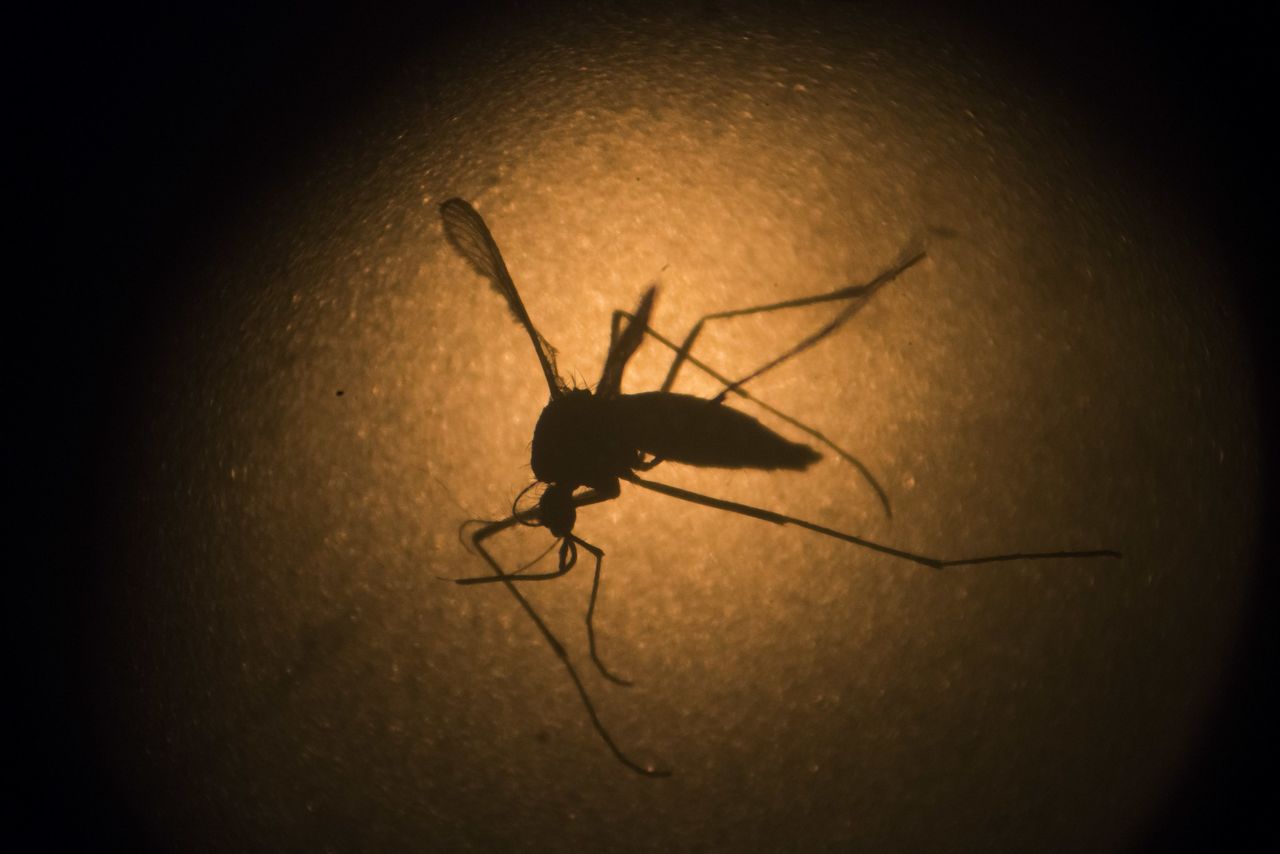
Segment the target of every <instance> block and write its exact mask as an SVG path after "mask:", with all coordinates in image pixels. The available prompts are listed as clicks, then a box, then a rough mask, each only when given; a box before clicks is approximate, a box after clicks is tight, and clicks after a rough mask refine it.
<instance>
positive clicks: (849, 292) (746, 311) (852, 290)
mask: <svg viewBox="0 0 1280 854" xmlns="http://www.w3.org/2000/svg"><path fill="white" fill-rule="evenodd" d="M924 257H925V253H924V252H923V251H922V250H909V251H907V252H905V253H904V254H903V255H902V257H901V258H900V259H899V260H898V261H897V262H896V263H895V264H894V265H893V266H891V267H890V268H889V269H887V270H885V271H884V272H883V273H881V274H880V275H878V276H876V277H875V278H874V279H872V280H871V281H870V282H868V283H867V284H865V285H849V286H847V287H843V288H837V289H836V290H834V291H830V292H828V293H824V294H816V295H814V296H809V297H800V298H798V299H793V300H785V301H783V302H775V303H769V304H767V305H757V306H750V307H748V308H738V309H732V310H730V311H719V312H715V313H713V314H707V315H703V317H702V318H701V319H700V320H698V322H697V323H695V324H694V325H693V328H692V329H690V330H689V334H688V335H686V336H685V339H684V342H683V343H682V344H681V345H680V347H679V348H678V349H677V350H676V357H675V359H673V360H672V362H671V367H670V368H668V369H667V377H666V379H665V380H663V382H662V388H661V389H660V390H661V391H670V390H671V386H672V385H673V384H674V383H675V381H676V374H677V373H678V372H679V370H680V367H681V366H682V365H683V364H684V363H685V361H686V360H688V358H689V353H690V351H692V349H693V344H694V342H695V341H696V340H697V338H698V336H699V335H701V334H702V329H703V327H704V326H705V325H706V323H707V322H708V321H710V320H725V319H728V318H731V317H745V316H747V315H750V314H764V313H766V312H770V311H780V310H782V309H787V308H799V307H801V306H806V305H817V304H819V303H824V302H835V301H841V300H852V302H851V303H850V305H848V306H846V307H845V308H844V310H843V311H841V312H840V314H839V315H837V316H836V318H835V319H834V320H832V321H831V322H829V323H827V324H826V325H825V326H823V327H821V328H820V329H818V330H817V331H816V332H814V333H813V334H811V335H809V336H807V337H806V338H805V339H803V340H802V341H801V342H800V343H799V344H797V345H796V346H794V347H792V348H790V349H788V350H786V351H785V352H784V353H782V355H780V356H778V357H776V358H774V359H771V360H770V361H768V362H766V363H765V364H764V365H762V366H761V367H759V368H757V369H756V370H754V371H752V372H751V373H749V374H747V375H746V376H744V377H743V378H742V379H739V380H734V381H732V382H729V383H727V384H726V386H725V389H724V390H723V391H722V392H720V396H721V397H723V396H724V395H726V394H728V393H730V392H732V391H733V390H734V389H735V388H738V387H740V386H743V385H746V384H747V383H748V382H750V381H751V380H753V379H755V378H756V377H758V376H760V375H761V374H763V373H765V372H766V371H770V370H772V369H773V368H776V367H778V366H779V365H781V364H782V363H784V362H786V361H787V360H788V359H790V358H792V357H793V356H796V355H798V354H800V353H802V352H804V351H805V350H807V349H809V348H810V347H812V346H813V345H814V344H817V343H818V342H819V341H821V340H822V339H823V338H826V337H827V336H828V335H830V334H831V333H833V332H835V331H836V330H837V329H839V328H840V327H841V326H843V325H844V324H845V323H847V322H848V320H849V318H851V317H853V315H855V314H857V313H858V311H859V310H860V309H861V308H862V307H863V306H864V305H866V304H867V302H868V301H869V300H870V299H871V297H872V296H873V295H875V292H876V291H878V290H880V288H882V287H884V286H885V285H886V284H888V283H889V282H891V281H893V280H894V279H896V278H897V277H898V276H899V275H901V274H902V273H903V272H905V271H906V270H908V269H909V268H911V267H912V266H914V265H915V264H916V263H917V262H919V261H920V260H921V259H923V258H924Z"/></svg>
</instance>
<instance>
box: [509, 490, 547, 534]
mask: <svg viewBox="0 0 1280 854" xmlns="http://www.w3.org/2000/svg"><path fill="white" fill-rule="evenodd" d="M541 482H542V481H538V480H535V481H534V482H533V483H531V484H529V485H528V486H526V487H525V488H524V489H522V490H520V492H519V493H517V494H516V497H515V499H514V500H512V502H511V515H512V516H514V517H515V518H516V521H517V522H519V523H520V524H521V525H524V526H525V527H527V528H541V527H542V522H541V521H538V522H534V521H532V520H533V516H531V515H530V514H531V513H533V510H532V509H530V510H521V509H520V508H519V507H518V506H517V505H518V504H519V503H520V499H522V498H524V497H525V496H526V495H528V494H529V493H530V492H531V491H532V490H534V489H536V488H537V487H538V485H539V484H540V483H541Z"/></svg>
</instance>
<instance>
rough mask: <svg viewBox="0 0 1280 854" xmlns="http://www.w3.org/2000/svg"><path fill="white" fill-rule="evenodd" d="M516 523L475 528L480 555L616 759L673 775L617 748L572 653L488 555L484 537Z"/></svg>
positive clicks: (649, 772) (651, 773)
mask: <svg viewBox="0 0 1280 854" xmlns="http://www.w3.org/2000/svg"><path fill="white" fill-rule="evenodd" d="M517 522H518V516H517V515H512V516H508V517H507V518H506V519H503V520H501V521H498V522H493V523H491V524H488V525H485V526H484V527H483V528H481V529H480V530H478V531H476V533H475V534H474V535H472V538H471V541H472V543H473V544H474V545H475V548H476V551H477V552H479V553H480V556H481V557H482V558H484V560H485V562H486V563H488V564H489V568H490V569H492V570H493V572H494V575H495V576H496V577H497V579H498V580H499V581H501V582H502V583H503V584H504V585H505V586H506V588H507V590H508V591H509V592H510V593H511V595H512V596H514V597H515V599H516V601H517V602H519V603H520V607H521V608H523V609H524V612H525V613H526V614H528V615H529V619H530V620H532V621H533V624H534V625H535V626H537V627H538V631H539V632H541V633H542V637H543V639H544V640H546V642H547V645H548V646H550V647H551V650H552V652H554V653H555V654H556V657H557V658H559V659H560V663H561V664H563V665H564V668H565V670H566V671H567V672H568V674H569V679H570V680H572V681H573V686H574V687H575V688H576V689H577V690H578V697H579V698H580V699H581V700H582V705H583V707H584V708H586V710H587V716H588V717H589V718H591V725H592V726H593V727H594V728H595V731H596V734H597V735H599V736H600V738H601V739H603V740H604V743H605V745H607V746H608V748H609V751H610V752H611V753H613V756H614V758H615V759H617V760H618V761H619V762H621V763H622V764H623V765H625V766H627V767H628V768H630V769H631V770H632V771H634V772H636V773H637V774H642V775H644V776H646V777H669V776H671V772H670V771H669V770H666V769H662V768H653V767H645V766H643V765H640V764H639V763H637V762H636V761H635V760H633V759H631V757H629V756H627V755H626V754H625V753H623V752H622V749H621V748H620V747H618V744H617V742H615V741H614V740H613V736H611V735H609V730H607V729H606V728H605V725H604V723H603V722H602V721H601V720H600V715H599V714H598V713H597V712H596V707H595V704H594V703H592V702H591V696H590V695H589V694H588V693H587V689H586V686H585V685H583V684H582V679H581V678H580V677H579V676H578V671H577V669H576V668H574V666H573V662H572V661H570V660H569V654H568V653H567V652H566V651H565V648H564V645H563V644H561V643H560V641H559V640H558V639H557V638H556V636H555V634H554V633H552V631H551V629H550V628H549V627H548V626H547V624H546V623H545V622H543V620H542V617H541V616H539V614H538V612H537V611H536V610H534V607H533V605H532V604H530V603H529V600H528V599H526V598H524V596H523V594H521V593H520V591H519V590H518V589H517V588H516V585H515V584H513V583H512V579H511V576H509V575H508V574H507V573H505V572H503V571H502V567H501V566H500V565H499V564H498V562H497V561H496V560H494V558H493V556H492V555H491V554H489V552H488V550H487V549H485V547H484V541H485V540H487V539H488V538H489V537H492V536H493V535H494V534H497V533H499V532H501V531H505V530H507V529H508V528H510V527H511V526H512V525H515V524H517Z"/></svg>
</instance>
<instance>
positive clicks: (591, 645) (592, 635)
mask: <svg viewBox="0 0 1280 854" xmlns="http://www.w3.org/2000/svg"><path fill="white" fill-rule="evenodd" d="M569 536H570V537H572V538H573V540H574V541H575V542H577V544H578V545H580V546H582V547H583V548H584V549H586V550H587V551H589V552H591V555H592V556H593V557H594V558H595V559H596V572H595V578H594V579H593V580H592V582H591V601H589V602H588V603H587V647H588V649H590V650H591V660H592V661H593V662H595V665H596V669H597V670H599V671H600V675H601V676H603V677H604V678H605V679H608V680H609V681H610V682H614V683H617V684H618V685H625V686H627V687H630V686H631V681H630V680H628V679H623V678H622V677H620V676H615V675H614V674H612V673H610V672H609V668H607V667H605V666H604V662H602V661H601V660H600V656H599V655H597V654H596V630H595V626H594V625H592V622H591V618H592V617H593V616H594V615H595V612H596V596H597V594H599V592H600V568H601V567H602V566H603V565H604V552H603V551H602V550H601V549H598V548H596V547H595V546H593V545H591V543H588V542H587V541H586V540H584V539H582V538H581V537H576V536H574V535H573V534H570V535H569Z"/></svg>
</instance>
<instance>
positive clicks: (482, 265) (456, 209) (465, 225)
mask: <svg viewBox="0 0 1280 854" xmlns="http://www.w3.org/2000/svg"><path fill="white" fill-rule="evenodd" d="M440 219H441V220H443V221H444V234H445V237H447V238H448V239H449V242H450V243H452V244H453V248H454V249H457V250H458V253H459V254H461V255H462V257H463V258H466V259H467V261H469V262H470V263H471V266H472V267H473V268H474V269H475V271H476V272H477V273H479V274H480V275H482V276H484V277H485V278H486V279H488V280H489V284H490V285H491V286H492V287H493V289H494V290H495V291H497V292H498V293H500V294H502V298H503V299H505V300H506V301H507V309H508V310H509V311H510V312H511V317H512V318H513V319H514V320H515V321H516V322H517V323H519V324H520V325H521V326H523V327H524V331H525V332H528V333H529V340H531V341H532V342H533V348H534V349H535V350H537V351H538V361H539V362H541V363H542V373H543V374H545V375H546V378H547V388H549V389H550V390H551V396H552V397H553V398H554V397H559V396H560V395H562V394H564V393H565V391H566V390H567V386H565V384H564V380H562V379H560V374H559V373H557V371H556V348H555V347H552V346H551V345H550V344H549V343H548V342H547V339H545V338H543V337H542V334H541V333H540V332H538V330H537V329H536V328H534V325H533V321H532V320H530V319H529V312H527V311H526V310H525V307H524V303H523V302H522V301H521V300H520V292H519V291H517V290H516V283H515V282H513V281H512V280H511V274H510V273H508V272H507V265H506V263H505V262H503V260H502V253H501V252H499V251H498V244H497V243H496V242H495V241H494V239H493V235H492V234H490V233H489V227H488V226H486V225H485V224H484V220H483V219H482V218H481V217H480V214H479V213H477V212H476V209H475V208H473V207H471V205H470V204H468V203H467V202H465V201H463V200H462V199H448V200H447V201H445V202H444V203H443V204H441V205H440Z"/></svg>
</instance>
